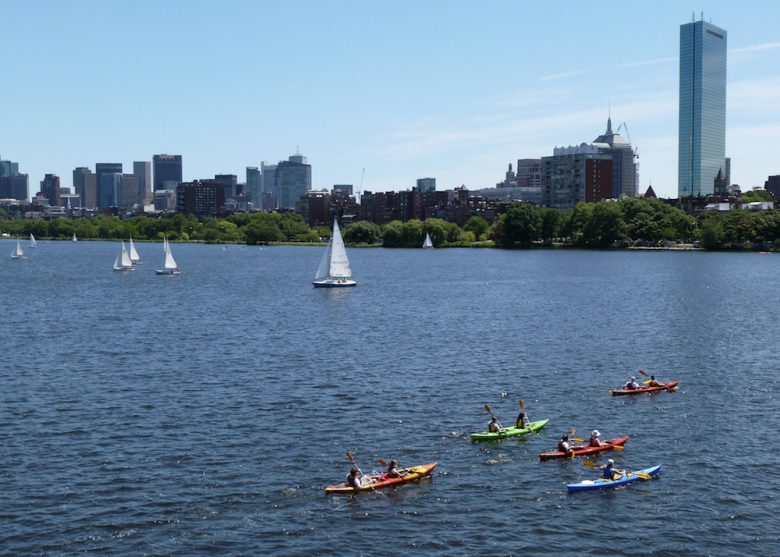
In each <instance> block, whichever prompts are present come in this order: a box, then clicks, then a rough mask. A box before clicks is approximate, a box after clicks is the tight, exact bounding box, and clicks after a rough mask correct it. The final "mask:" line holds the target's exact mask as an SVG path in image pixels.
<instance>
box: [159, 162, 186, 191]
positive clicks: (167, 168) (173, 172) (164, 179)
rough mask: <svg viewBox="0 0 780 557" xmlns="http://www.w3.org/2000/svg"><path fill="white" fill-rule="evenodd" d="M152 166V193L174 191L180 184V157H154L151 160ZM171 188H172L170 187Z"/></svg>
mask: <svg viewBox="0 0 780 557" xmlns="http://www.w3.org/2000/svg"><path fill="white" fill-rule="evenodd" d="M152 164H153V166H154V191H157V190H168V189H172V190H175V189H176V184H180V183H181V180H182V178H181V155H155V156H154V157H153V158H152ZM171 186H173V187H171Z"/></svg>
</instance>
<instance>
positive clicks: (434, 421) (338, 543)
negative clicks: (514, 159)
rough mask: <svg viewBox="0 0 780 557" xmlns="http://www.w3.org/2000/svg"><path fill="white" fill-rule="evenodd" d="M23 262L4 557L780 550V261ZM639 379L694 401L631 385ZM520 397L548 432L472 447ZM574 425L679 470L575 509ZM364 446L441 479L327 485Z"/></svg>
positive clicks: (269, 256) (459, 255) (532, 254)
mask: <svg viewBox="0 0 780 557" xmlns="http://www.w3.org/2000/svg"><path fill="white" fill-rule="evenodd" d="M12 248H13V243H12V242H10V241H2V242H0V254H2V259H0V284H2V285H3V290H2V292H3V307H2V323H3V327H2V339H3V351H4V354H5V356H4V358H3V359H2V360H1V361H0V554H2V555H72V554H82V553H87V552H90V553H95V554H110V555H128V556H129V555H143V554H145V555H211V554H214V555H217V554H218V555H260V554H264V555H315V554H316V555H387V554H398V555H406V554H420V555H476V554H481V555H532V554H547V553H549V552H551V551H557V552H559V553H561V554H565V555H573V554H578V555H603V554H614V555H740V554H777V553H778V547H780V543H779V542H780V540H778V532H777V516H776V513H777V511H778V509H779V508H780V506H778V503H777V490H778V487H780V480H779V479H778V464H780V462H779V460H780V458H779V457H778V451H777V449H778V442H777V434H778V428H779V427H780V418H778V416H779V415H780V404H779V403H778V398H777V387H778V378H777V377H778V369H777V367H778V355H779V352H780V351H779V350H778V338H779V337H778V333H779V332H780V328H779V327H778V324H777V309H776V304H777V300H778V299H780V281H778V277H780V255H778V254H775V255H771V256H761V255H758V254H711V253H669V252H654V253H647V252H643V253H634V252H590V251H588V252H585V251H518V252H505V251H498V250H459V249H453V250H432V251H422V250H382V249H351V250H349V257H350V260H351V262H352V267H353V271H354V273H355V277H356V279H357V280H358V283H359V284H358V286H357V288H354V289H350V290H348V291H327V290H319V289H317V290H315V289H313V288H312V287H311V279H312V277H313V274H314V271H315V270H316V267H317V264H318V262H319V259H320V256H321V249H318V248H288V247H270V248H265V249H261V248H258V247H238V246H230V247H229V248H228V249H226V250H225V249H223V248H222V247H221V246H202V245H174V254H175V256H176V259H177V261H178V263H179V265H180V266H181V268H182V269H183V271H184V274H182V275H181V276H178V277H158V276H155V275H154V273H153V269H154V268H155V266H161V265H162V247H161V245H160V244H140V245H139V246H138V249H139V251H140V253H141V256H142V258H143V259H144V265H142V266H141V267H140V268H139V269H138V270H137V271H134V272H131V273H126V274H121V273H115V272H112V270H111V264H112V263H113V260H114V257H115V254H116V252H117V249H118V247H117V244H113V243H104V242H78V243H75V244H74V243H71V242H60V243H55V242H39V247H38V248H37V249H36V250H28V253H29V255H30V258H29V259H27V260H24V261H12V260H10V259H9V258H8V256H7V255H8V254H10V252H11V250H12ZM3 250H5V251H3ZM640 368H644V369H646V370H652V371H655V372H657V373H658V374H659V375H660V376H661V378H663V379H673V378H678V379H680V380H681V381H682V383H681V389H680V391H679V392H676V393H660V394H657V395H643V396H638V397H611V396H609V394H608V392H607V390H608V389H609V388H613V387H617V386H620V385H622V384H623V383H624V382H625V380H626V379H627V378H628V376H630V375H635V374H637V370H638V369H640ZM502 394H506V396H502ZM518 399H522V400H524V401H525V403H526V405H527V407H528V411H529V414H530V416H531V418H532V419H542V418H549V419H550V423H549V424H548V427H547V428H546V429H545V430H543V431H542V432H541V433H539V434H537V435H534V436H531V437H528V438H523V439H511V440H505V441H503V442H501V443H498V444H472V443H471V442H470V441H469V439H468V433H470V432H471V431H476V430H482V429H484V427H485V425H486V423H487V419H488V416H487V414H486V413H485V410H484V408H483V406H482V405H483V403H485V402H487V403H489V404H490V405H491V406H492V408H493V410H494V411H495V412H496V413H497V414H498V415H499V417H500V418H501V419H502V420H503V421H504V423H505V424H506V423H509V422H512V420H514V417H515V415H516V410H517V400H518ZM571 428H576V429H577V431H578V435H580V434H581V435H583V436H587V433H588V432H589V431H590V430H591V429H593V428H598V429H599V430H600V431H601V432H602V434H603V436H604V437H606V438H610V437H616V436H620V435H623V434H626V435H631V440H630V442H629V443H628V444H627V445H626V448H625V450H623V451H622V452H619V453H614V454H613V455H612V456H614V458H615V459H616V461H617V464H618V466H620V467H628V468H643V467H647V466H650V465H653V464H662V465H663V470H662V473H661V476H660V479H658V480H655V481H649V482H643V483H639V484H635V485H633V486H630V487H627V488H622V489H618V490H614V491H611V492H607V493H602V492H584V493H577V494H572V495H569V494H567V493H566V488H565V484H566V483H567V482H572V481H577V480H581V479H586V478H589V477H594V476H595V473H594V471H593V470H591V469H590V468H586V467H585V466H583V465H582V463H581V461H579V460H576V461H573V462H558V461H551V462H545V463H540V462H539V459H538V456H537V455H538V453H539V452H541V451H543V450H546V449H549V448H552V447H554V445H555V443H556V441H557V438H558V437H559V436H560V434H561V433H562V432H563V431H566V430H569V429H571ZM346 450H349V451H351V452H352V453H353V455H354V456H355V458H356V461H357V463H358V464H359V465H361V467H362V468H363V469H364V470H366V471H368V470H371V469H378V468H380V466H379V465H378V464H377V459H379V458H384V459H390V458H396V459H398V460H399V461H400V462H401V464H402V465H404V464H406V465H413V464H421V463H424V462H430V461H434V460H435V461H438V462H439V463H440V464H439V467H438V468H437V471H436V474H435V475H434V477H433V478H431V479H428V480H424V481H421V482H420V483H419V484H417V485H407V486H402V487H400V488H397V489H394V490H389V491H380V492H374V493H369V494H366V495H363V496H359V497H351V498H350V497H326V496H325V495H324V494H323V491H322V488H323V487H324V486H325V485H327V484H329V483H335V482H337V481H341V480H342V479H343V478H344V476H345V475H346V473H347V471H348V468H349V463H348V462H347V461H346V459H345V457H344V451H346ZM602 461H603V459H602Z"/></svg>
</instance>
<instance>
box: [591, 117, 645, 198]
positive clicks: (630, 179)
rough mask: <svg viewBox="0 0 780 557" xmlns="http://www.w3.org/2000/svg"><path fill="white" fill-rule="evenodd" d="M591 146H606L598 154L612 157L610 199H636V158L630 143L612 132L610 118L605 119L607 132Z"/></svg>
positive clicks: (637, 177) (637, 175) (637, 173)
mask: <svg viewBox="0 0 780 557" xmlns="http://www.w3.org/2000/svg"><path fill="white" fill-rule="evenodd" d="M622 125H625V124H622ZM619 129H620V128H618V131H619ZM593 144H594V145H595V144H600V145H606V146H607V147H603V146H602V147H601V149H600V150H599V152H600V153H602V154H606V155H610V156H611V157H612V197H613V198H615V199H619V198H621V197H636V195H637V187H638V184H639V163H637V162H636V159H637V158H638V157H637V155H636V151H635V150H634V149H633V147H632V146H631V142H630V141H629V140H628V139H626V138H624V137H623V136H622V135H620V134H617V133H615V132H613V131H612V118H607V131H606V132H605V133H604V134H602V135H600V136H598V137H597V138H596V139H595V140H594V141H593Z"/></svg>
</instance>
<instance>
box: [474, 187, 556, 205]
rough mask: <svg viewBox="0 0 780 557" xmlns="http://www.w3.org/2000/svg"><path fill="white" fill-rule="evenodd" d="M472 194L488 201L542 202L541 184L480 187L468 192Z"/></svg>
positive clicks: (537, 203) (539, 203) (538, 203)
mask: <svg viewBox="0 0 780 557" xmlns="http://www.w3.org/2000/svg"><path fill="white" fill-rule="evenodd" d="M470 193H471V194H472V195H474V196H478V197H481V198H484V199H486V200H489V201H505V202H513V201H525V202H526V203H531V204H533V205H536V206H539V205H541V204H542V187H541V186H516V185H515V186H504V185H501V186H498V187H495V188H482V189H479V190H474V191H473V192H470Z"/></svg>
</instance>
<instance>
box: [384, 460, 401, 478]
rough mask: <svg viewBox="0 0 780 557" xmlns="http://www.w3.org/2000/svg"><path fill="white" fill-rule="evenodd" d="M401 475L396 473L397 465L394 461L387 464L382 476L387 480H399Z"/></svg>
mask: <svg viewBox="0 0 780 557" xmlns="http://www.w3.org/2000/svg"><path fill="white" fill-rule="evenodd" d="M401 477H403V473H401V472H399V471H398V463H397V462H396V461H395V460H391V461H390V462H388V463H387V470H385V473H384V474H382V478H383V479H387V478H401Z"/></svg>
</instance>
